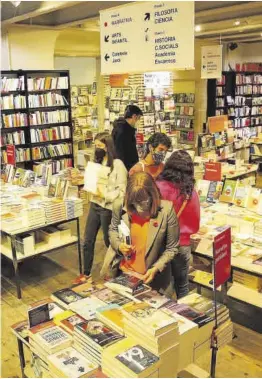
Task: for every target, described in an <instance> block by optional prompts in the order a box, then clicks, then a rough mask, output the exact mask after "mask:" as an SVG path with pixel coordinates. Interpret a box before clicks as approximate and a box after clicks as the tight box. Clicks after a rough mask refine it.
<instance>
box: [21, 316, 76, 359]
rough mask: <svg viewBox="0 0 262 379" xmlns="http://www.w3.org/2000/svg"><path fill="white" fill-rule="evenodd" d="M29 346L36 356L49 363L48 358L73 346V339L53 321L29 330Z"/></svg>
mask: <svg viewBox="0 0 262 379" xmlns="http://www.w3.org/2000/svg"><path fill="white" fill-rule="evenodd" d="M28 335H29V345H30V348H31V349H32V351H33V352H35V354H37V355H38V356H39V357H40V358H41V359H42V360H43V361H45V362H47V357H48V355H50V354H53V353H55V352H57V351H59V350H61V349H65V348H67V347H69V346H71V344H72V337H71V336H70V334H68V333H67V332H66V331H64V330H63V329H62V328H60V327H59V326H57V325H55V323H54V322H53V321H48V322H45V323H42V324H39V325H36V326H34V327H32V328H30V329H29V331H28Z"/></svg>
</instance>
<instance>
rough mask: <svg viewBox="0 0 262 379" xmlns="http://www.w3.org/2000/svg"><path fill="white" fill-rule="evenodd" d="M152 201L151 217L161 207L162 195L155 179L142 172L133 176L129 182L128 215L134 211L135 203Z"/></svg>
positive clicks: (127, 194) (127, 196)
mask: <svg viewBox="0 0 262 379" xmlns="http://www.w3.org/2000/svg"><path fill="white" fill-rule="evenodd" d="M148 199H151V200H152V206H151V215H152V216H155V215H156V214H157V212H158V208H159V205H160V194H159V190H158V187H157V185H156V184H155V181H154V179H153V178H152V176H151V175H149V174H148V173H146V172H144V171H141V172H135V173H134V174H133V175H131V176H130V177H129V179H128V182H127V189H126V207H127V210H128V213H132V212H133V211H134V207H133V205H134V203H136V202H140V201H145V200H148Z"/></svg>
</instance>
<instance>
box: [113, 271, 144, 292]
mask: <svg viewBox="0 0 262 379" xmlns="http://www.w3.org/2000/svg"><path fill="white" fill-rule="evenodd" d="M110 283H112V284H114V285H118V286H121V287H123V290H124V291H126V292H130V293H133V292H134V290H136V288H137V287H138V286H139V285H140V284H142V283H143V281H142V279H138V278H136V277H135V276H131V275H124V274H123V275H120V276H118V277H116V278H114V279H111V280H110V281H109V282H108V283H106V284H110Z"/></svg>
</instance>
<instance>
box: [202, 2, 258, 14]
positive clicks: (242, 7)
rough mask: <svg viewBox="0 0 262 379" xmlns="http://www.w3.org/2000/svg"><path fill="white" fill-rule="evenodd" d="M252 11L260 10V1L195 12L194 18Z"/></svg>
mask: <svg viewBox="0 0 262 379" xmlns="http://www.w3.org/2000/svg"><path fill="white" fill-rule="evenodd" d="M250 8H252V9H261V2H260V1H250V2H248V3H247V4H237V5H231V6H229V7H221V8H212V9H206V10H204V11H198V12H195V15H196V18H197V17H205V16H213V15H214V14H216V15H223V14H225V15H229V14H230V12H238V11H244V10H247V11H248V10H250Z"/></svg>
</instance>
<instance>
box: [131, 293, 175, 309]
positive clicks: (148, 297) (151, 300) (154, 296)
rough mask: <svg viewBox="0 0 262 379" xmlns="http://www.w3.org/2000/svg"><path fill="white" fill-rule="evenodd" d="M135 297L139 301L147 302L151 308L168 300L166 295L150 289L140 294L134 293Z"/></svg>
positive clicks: (160, 305)
mask: <svg viewBox="0 0 262 379" xmlns="http://www.w3.org/2000/svg"><path fill="white" fill-rule="evenodd" d="M135 298H136V299H137V300H139V301H141V302H144V303H147V304H149V305H150V306H151V307H153V308H156V309H158V308H161V307H162V306H163V305H165V304H166V303H168V302H169V300H170V299H168V298H167V297H166V296H163V295H161V294H160V293H159V292H157V291H153V290H152V291H150V292H146V293H143V294H141V295H136V296H135Z"/></svg>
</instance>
